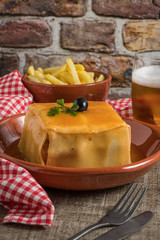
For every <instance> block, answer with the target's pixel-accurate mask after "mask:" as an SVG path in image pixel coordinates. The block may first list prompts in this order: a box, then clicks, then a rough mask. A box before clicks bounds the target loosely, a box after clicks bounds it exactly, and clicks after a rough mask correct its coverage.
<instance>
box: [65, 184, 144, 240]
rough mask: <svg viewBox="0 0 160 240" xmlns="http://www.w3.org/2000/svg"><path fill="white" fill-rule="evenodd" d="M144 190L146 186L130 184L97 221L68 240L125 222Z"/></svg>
mask: <svg viewBox="0 0 160 240" xmlns="http://www.w3.org/2000/svg"><path fill="white" fill-rule="evenodd" d="M137 190H138V191H137ZM146 190H147V188H143V187H142V186H141V187H140V188H138V184H136V185H134V184H132V185H131V186H130V187H129V188H128V190H127V191H126V192H125V193H124V194H123V196H122V197H121V198H120V200H119V201H118V202H117V204H116V205H115V206H114V207H113V208H112V209H111V210H110V211H109V212H108V213H107V214H106V215H105V216H104V217H102V218H101V219H100V220H99V221H98V222H97V223H95V224H93V225H90V226H88V227H87V228H85V229H83V230H82V231H80V232H79V233H77V234H75V235H74V236H72V237H71V238H69V239H68V240H77V239H79V238H80V237H82V236H84V235H85V234H87V233H89V232H91V231H93V230H95V229H98V228H101V227H110V226H117V225H121V224H123V223H125V222H126V221H127V220H129V219H130V218H131V216H132V215H133V213H134V212H135V210H136V209H137V207H138V205H139V203H140V202H141V200H142V198H143V196H144V193H145V192H146Z"/></svg>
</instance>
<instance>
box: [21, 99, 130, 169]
mask: <svg viewBox="0 0 160 240" xmlns="http://www.w3.org/2000/svg"><path fill="white" fill-rule="evenodd" d="M130 144H131V134H130V126H128V125H127V124H126V123H125V122H124V121H123V120H122V119H121V117H120V116H119V115H118V114H117V113H116V112H115V111H114V109H113V108H112V107H111V106H110V105H109V104H108V103H106V102H100V101H97V102H96V101H91V102H87V101H86V100H85V99H82V98H78V99H77V100H76V101H75V102H74V103H66V104H65V103H64V101H63V99H61V100H57V103H33V104H31V105H30V106H29V107H28V111H27V113H26V116H25V123H24V127H23V132H22V135H21V138H20V142H19V149H20V151H21V152H22V153H23V155H24V158H25V159H26V160H27V161H29V162H32V163H37V164H41V165H46V166H57V167H71V168H96V167H105V166H117V165H124V164H129V163H131V160H130Z"/></svg>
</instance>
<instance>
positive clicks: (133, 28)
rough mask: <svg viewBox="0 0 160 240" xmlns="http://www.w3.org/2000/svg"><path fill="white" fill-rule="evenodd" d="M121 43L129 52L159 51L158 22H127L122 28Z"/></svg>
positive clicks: (159, 23) (159, 29)
mask: <svg viewBox="0 0 160 240" xmlns="http://www.w3.org/2000/svg"><path fill="white" fill-rule="evenodd" d="M122 33H123V42H124V45H125V47H126V48H127V49H128V50H131V51H159V50H160V38H159V33H160V22H158V21H148V22H140V21H139V22H128V23H126V24H125V25H124V26H123V30H122Z"/></svg>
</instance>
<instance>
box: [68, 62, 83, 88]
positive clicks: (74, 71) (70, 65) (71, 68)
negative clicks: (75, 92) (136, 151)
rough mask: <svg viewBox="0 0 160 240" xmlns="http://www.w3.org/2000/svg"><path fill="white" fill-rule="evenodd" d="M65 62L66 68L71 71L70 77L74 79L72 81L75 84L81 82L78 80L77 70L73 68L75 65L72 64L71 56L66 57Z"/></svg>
mask: <svg viewBox="0 0 160 240" xmlns="http://www.w3.org/2000/svg"><path fill="white" fill-rule="evenodd" d="M66 62H67V66H68V68H69V70H70V72H71V75H72V77H73V79H74V83H75V84H81V82H80V80H79V77H78V74H77V71H76V68H75V65H74V63H73V61H72V59H71V58H67V60H66Z"/></svg>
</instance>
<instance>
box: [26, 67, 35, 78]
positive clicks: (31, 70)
mask: <svg viewBox="0 0 160 240" xmlns="http://www.w3.org/2000/svg"><path fill="white" fill-rule="evenodd" d="M34 72H35V70H34V67H33V66H30V67H29V68H28V74H29V75H31V76H34Z"/></svg>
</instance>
